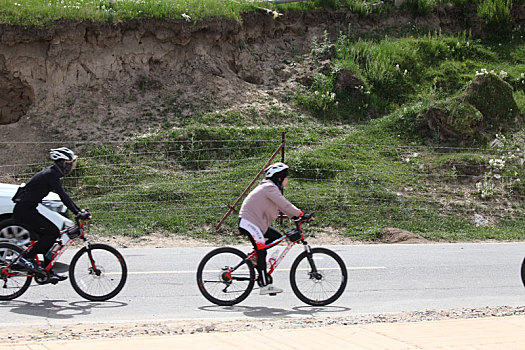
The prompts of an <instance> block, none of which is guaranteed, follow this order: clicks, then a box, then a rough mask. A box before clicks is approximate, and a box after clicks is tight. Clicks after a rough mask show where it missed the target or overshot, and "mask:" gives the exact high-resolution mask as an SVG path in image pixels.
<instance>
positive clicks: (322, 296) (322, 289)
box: [290, 248, 347, 305]
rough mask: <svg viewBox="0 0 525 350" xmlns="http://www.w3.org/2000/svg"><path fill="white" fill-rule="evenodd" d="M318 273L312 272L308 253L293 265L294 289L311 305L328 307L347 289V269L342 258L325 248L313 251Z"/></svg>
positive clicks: (292, 278)
mask: <svg viewBox="0 0 525 350" xmlns="http://www.w3.org/2000/svg"><path fill="white" fill-rule="evenodd" d="M312 259H313V261H314V263H315V267H316V272H312V267H311V266H310V262H309V261H308V259H307V257H306V253H302V254H301V255H299V257H298V258H297V259H296V261H295V262H294V263H293V265H292V268H291V271H290V280H291V283H292V289H293V291H294V293H295V294H296V295H297V297H298V298H299V299H301V300H302V301H304V302H305V303H307V304H310V305H328V304H330V303H332V302H334V301H335V300H337V299H338V298H339V296H340V295H341V294H342V292H343V291H344V288H345V287H346V274H347V271H346V267H345V266H344V263H343V261H342V260H341V258H340V257H339V256H338V255H337V254H335V253H334V252H332V251H330V250H328V249H325V248H314V249H312Z"/></svg>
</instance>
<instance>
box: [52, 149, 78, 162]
mask: <svg viewBox="0 0 525 350" xmlns="http://www.w3.org/2000/svg"><path fill="white" fill-rule="evenodd" d="M49 158H51V160H54V161H57V160H61V159H64V160H66V161H73V160H75V159H76V156H75V153H73V151H72V150H70V149H69V148H66V147H61V148H53V149H51V150H49Z"/></svg>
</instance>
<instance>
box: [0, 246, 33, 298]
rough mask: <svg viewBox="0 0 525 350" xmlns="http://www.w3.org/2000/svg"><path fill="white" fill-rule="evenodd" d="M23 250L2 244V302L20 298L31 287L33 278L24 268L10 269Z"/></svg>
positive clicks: (0, 290)
mask: <svg viewBox="0 0 525 350" xmlns="http://www.w3.org/2000/svg"><path fill="white" fill-rule="evenodd" d="M22 251H23V250H22V248H20V247H19V246H17V245H14V244H10V243H0V300H12V299H15V298H18V297H19V296H21V295H22V294H24V293H25V291H26V290H27V289H28V288H29V286H30V285H31V280H32V277H31V276H30V275H29V274H28V273H27V271H25V270H24V269H23V268H20V269H17V268H15V267H9V269H8V270H7V273H5V272H4V269H5V268H6V267H7V266H10V265H12V263H13V260H15V259H16V258H17V257H18V256H19V255H20V254H21V253H22Z"/></svg>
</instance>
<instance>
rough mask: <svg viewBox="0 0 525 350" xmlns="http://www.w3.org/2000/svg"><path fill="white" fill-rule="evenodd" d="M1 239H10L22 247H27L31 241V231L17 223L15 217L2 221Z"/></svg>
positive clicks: (0, 225)
mask: <svg viewBox="0 0 525 350" xmlns="http://www.w3.org/2000/svg"><path fill="white" fill-rule="evenodd" d="M0 240H9V241H10V242H11V243H15V244H17V245H19V246H21V247H27V246H28V245H29V243H30V242H31V236H30V234H29V231H28V230H27V229H25V228H24V227H22V226H19V225H17V224H15V222H14V220H13V219H5V220H2V221H0Z"/></svg>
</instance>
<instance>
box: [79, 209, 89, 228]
mask: <svg viewBox="0 0 525 350" xmlns="http://www.w3.org/2000/svg"><path fill="white" fill-rule="evenodd" d="M75 220H76V222H77V225H79V224H80V221H87V220H91V213H90V212H89V209H82V210H81V211H80V212H79V213H78V214H77V215H76V217H75Z"/></svg>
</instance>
